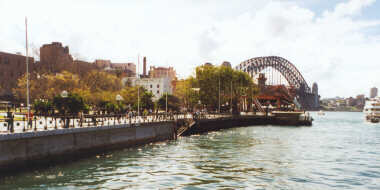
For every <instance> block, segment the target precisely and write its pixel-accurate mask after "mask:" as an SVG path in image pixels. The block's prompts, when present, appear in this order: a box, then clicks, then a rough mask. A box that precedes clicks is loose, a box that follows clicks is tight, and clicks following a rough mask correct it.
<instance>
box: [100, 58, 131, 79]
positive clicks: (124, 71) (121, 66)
mask: <svg viewBox="0 0 380 190" xmlns="http://www.w3.org/2000/svg"><path fill="white" fill-rule="evenodd" d="M94 65H96V67H97V68H98V69H101V70H105V71H108V72H113V73H116V74H118V75H121V76H123V77H133V76H135V75H136V65H135V64H134V63H112V62H111V61H110V60H102V59H97V60H95V62H94Z"/></svg>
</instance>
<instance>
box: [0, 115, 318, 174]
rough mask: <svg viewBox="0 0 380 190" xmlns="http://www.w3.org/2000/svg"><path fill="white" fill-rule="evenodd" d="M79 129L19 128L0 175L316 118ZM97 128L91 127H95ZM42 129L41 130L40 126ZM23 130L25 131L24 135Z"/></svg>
mask: <svg viewBox="0 0 380 190" xmlns="http://www.w3.org/2000/svg"><path fill="white" fill-rule="evenodd" d="M94 118H95V119H86V122H85V123H82V125H79V124H80V119H79V118H69V120H68V122H69V124H70V125H64V124H63V121H58V122H57V123H60V125H53V122H50V121H54V118H43V120H46V121H47V122H45V123H42V124H45V125H42V124H41V123H39V122H38V121H35V122H34V123H36V124H37V126H33V127H32V128H31V129H29V131H28V130H26V131H25V132H23V131H22V129H23V128H24V126H23V125H26V123H20V124H19V126H18V127H16V128H15V132H13V133H10V132H7V133H5V132H4V131H3V133H2V134H1V135H0V170H1V171H13V170H16V171H17V170H23V169H25V168H27V167H29V166H35V165H36V164H38V165H41V166H44V165H45V164H44V162H46V161H48V162H62V161H63V162H65V161H66V160H70V159H72V158H77V157H78V158H80V157H85V156H86V155H91V154H95V153H104V152H107V151H110V150H114V149H119V148H126V147H131V146H138V145H144V144H148V143H152V142H159V141H166V140H175V139H177V137H178V136H189V135H193V134H200V133H204V132H209V131H216V130H221V129H227V128H233V127H243V126H255V125H278V126H311V125H312V118H310V117H308V116H307V115H304V114H303V113H272V114H261V115H260V114H253V113H246V114H244V115H237V116H234V115H230V114H200V115H197V116H193V115H191V114H176V115H170V116H168V115H160V116H153V115H151V116H145V117H132V118H131V117H127V116H121V115H118V116H117V117H116V116H114V117H111V116H110V117H104V116H101V117H100V116H99V117H94ZM90 121H91V122H94V123H93V124H91V122H90ZM40 124H41V125H40ZM20 128H21V129H20Z"/></svg>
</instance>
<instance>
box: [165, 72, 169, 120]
mask: <svg viewBox="0 0 380 190" xmlns="http://www.w3.org/2000/svg"><path fill="white" fill-rule="evenodd" d="M166 79H167V80H168V81H169V67H168V70H166ZM168 87H169V85H168ZM168 89H169V88H167V91H166V103H165V104H166V108H165V111H166V114H168V92H169V90H168Z"/></svg>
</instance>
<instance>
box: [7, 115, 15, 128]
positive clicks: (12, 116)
mask: <svg viewBox="0 0 380 190" xmlns="http://www.w3.org/2000/svg"><path fill="white" fill-rule="evenodd" d="M7 121H8V128H7V129H8V130H9V131H10V132H11V133H13V132H14V125H13V122H14V113H13V112H11V111H8V112H7Z"/></svg>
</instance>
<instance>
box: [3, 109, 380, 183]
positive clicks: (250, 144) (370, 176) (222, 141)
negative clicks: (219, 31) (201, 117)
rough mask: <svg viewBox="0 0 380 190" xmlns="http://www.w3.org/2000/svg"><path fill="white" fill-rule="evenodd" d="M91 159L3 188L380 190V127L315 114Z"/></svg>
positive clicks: (345, 116)
mask: <svg viewBox="0 0 380 190" xmlns="http://www.w3.org/2000/svg"><path fill="white" fill-rule="evenodd" d="M312 115H313V117H314V119H315V121H314V125H313V127H274V126H255V127H244V128H235V129H228V130H222V131H218V132H211V133H208V134H204V135H197V136H191V137H183V138H180V139H178V140H177V141H170V142H165V143H155V144H150V145H146V146H142V147H137V148H130V149H124V150H119V151H114V152H111V153H107V154H105V155H97V156H92V157H91V158H88V159H83V160H79V161H76V162H72V163H68V164H61V165H58V166H55V167H52V168H49V169H41V170H35V171H31V172H25V173H23V174H19V175H15V176H9V177H7V178H4V179H1V180H0V189H128V188H130V189H380V124H377V125H376V124H369V123H366V122H365V121H364V119H363V118H364V116H363V114H362V113H326V115H325V116H318V115H317V114H316V113H313V114H312Z"/></svg>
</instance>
